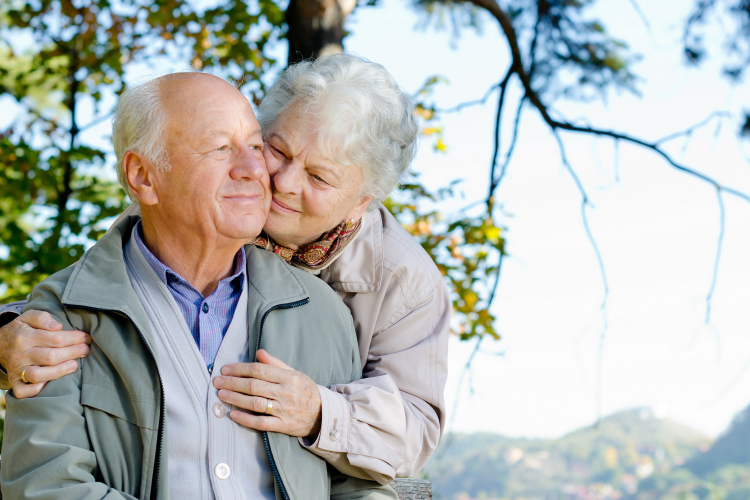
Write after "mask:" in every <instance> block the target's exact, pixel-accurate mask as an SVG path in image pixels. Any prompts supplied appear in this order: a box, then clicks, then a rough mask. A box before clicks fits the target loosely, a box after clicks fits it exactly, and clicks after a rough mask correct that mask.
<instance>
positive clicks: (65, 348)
mask: <svg viewBox="0 0 750 500" xmlns="http://www.w3.org/2000/svg"><path fill="white" fill-rule="evenodd" d="M90 343H91V336H90V335H89V334H87V333H84V332H79V331H77V330H73V331H63V329H62V325H61V324H60V323H59V322H58V321H55V319H54V318H53V317H52V316H51V315H50V314H49V313H47V312H43V311H26V312H25V313H23V314H22V315H20V316H19V317H17V318H16V319H14V320H13V321H11V322H10V323H8V324H7V325H5V326H4V327H2V328H0V364H1V365H2V366H3V368H4V369H5V371H6V372H7V373H8V382H10V384H11V386H12V387H13V394H14V395H15V397H17V398H18V399H24V398H31V397H34V396H36V395H37V394H39V393H40V392H41V390H42V388H43V387H44V385H45V384H46V383H47V382H49V381H50V380H55V379H58V378H60V377H62V376H64V375H68V374H69V373H73V372H74V371H76V369H78V363H76V361H75V360H76V359H77V358H83V357H85V356H86V355H87V354H88V353H89V346H88V344H90ZM24 370H25V373H24ZM22 374H23V375H25V376H26V380H28V381H29V383H28V384H27V383H25V382H24V381H23V380H22V379H21V375H22Z"/></svg>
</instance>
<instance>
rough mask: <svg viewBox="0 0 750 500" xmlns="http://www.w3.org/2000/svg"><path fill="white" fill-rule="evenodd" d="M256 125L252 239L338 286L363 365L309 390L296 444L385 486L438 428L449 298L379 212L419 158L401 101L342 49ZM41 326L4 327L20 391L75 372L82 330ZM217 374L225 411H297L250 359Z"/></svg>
mask: <svg viewBox="0 0 750 500" xmlns="http://www.w3.org/2000/svg"><path fill="white" fill-rule="evenodd" d="M259 122H260V124H261V126H262V128H263V131H264V140H265V143H266V144H265V148H264V151H263V156H264V157H265V161H266V165H267V168H268V172H269V174H270V178H271V183H272V191H273V200H272V204H271V210H270V213H269V216H268V219H267V221H266V224H265V226H264V233H262V234H261V236H260V237H259V238H258V239H257V240H256V241H255V242H254V243H255V244H256V245H258V246H262V247H264V248H265V249H267V250H269V251H271V252H274V253H276V254H277V255H278V256H279V257H280V258H282V259H284V260H285V261H287V262H288V263H289V264H291V265H293V266H296V267H298V268H301V269H304V270H306V271H309V272H310V273H313V274H316V275H318V276H319V277H320V279H322V280H323V281H325V282H326V283H327V284H328V285H329V286H330V287H331V288H332V289H333V290H334V291H336V293H337V294H338V295H339V297H340V298H341V299H342V300H343V301H344V303H345V304H346V305H347V306H348V308H349V309H350V310H351V313H352V315H353V317H354V325H355V328H356V332H357V337H358V342H359V350H360V355H361V360H362V365H363V378H362V379H361V380H359V381H357V382H354V383H349V384H342V385H335V386H331V387H319V395H320V412H319V413H318V415H317V416H315V418H316V419H317V422H316V428H319V432H318V434H317V439H315V440H312V439H304V438H300V442H301V443H302V444H303V445H304V446H306V447H308V449H309V450H310V451H311V452H312V453H315V454H317V455H319V456H320V457H322V458H324V459H325V460H326V461H328V462H329V463H330V464H332V465H333V466H334V467H335V468H336V469H338V470H339V471H341V472H343V473H344V474H347V475H349V476H353V477H356V478H362V479H368V480H375V481H377V482H379V483H381V484H386V483H388V482H389V481H391V480H392V479H393V478H394V477H397V476H398V477H408V476H412V475H414V474H416V473H417V472H418V471H419V470H420V468H421V467H422V466H423V465H424V464H425V463H426V461H427V460H428V458H429V457H430V456H431V455H432V453H433V452H434V451H435V448H436V447H437V444H438V441H439V439H440V434H441V431H442V428H443V424H444V420H445V408H444V405H445V404H444V399H443V389H444V386H445V379H446V357H447V336H448V329H449V322H450V300H449V294H448V290H447V287H446V285H445V283H444V281H443V278H442V276H441V275H440V273H439V271H438V270H437V268H436V266H435V265H434V263H433V262H432V261H431V259H430V258H429V256H428V255H427V254H426V252H425V251H424V250H423V249H422V248H421V247H420V245H419V244H418V243H417V242H416V241H415V240H414V239H413V238H412V237H411V236H410V235H409V234H408V233H407V232H406V231H405V230H404V229H403V228H402V227H401V226H400V225H399V223H398V222H397V221H396V220H395V219H394V218H393V216H392V215H391V214H390V213H389V212H388V211H387V210H386V209H385V207H384V206H383V205H382V203H381V202H382V201H383V200H384V199H385V198H386V197H387V196H388V194H389V193H390V192H391V191H392V190H393V189H394V188H395V187H396V186H397V184H398V182H399V179H400V178H401V177H402V176H403V175H404V173H405V172H406V171H407V168H408V166H409V164H410V162H411V160H412V158H413V155H414V152H415V148H416V139H417V135H418V125H417V122H416V119H415V117H414V115H413V112H412V104H411V101H410V98H409V97H408V95H407V94H406V93H405V92H403V91H402V90H401V89H399V87H398V86H397V85H396V82H395V81H394V79H393V78H392V77H391V75H390V74H388V73H387V72H386V71H385V69H384V68H383V67H382V66H380V65H378V64H374V63H371V62H368V61H366V60H363V59H361V58H359V57H356V56H353V55H348V54H338V55H332V56H327V57H323V58H320V59H318V60H316V61H314V62H302V63H299V64H296V65H294V66H291V67H289V68H288V69H287V70H286V71H285V72H284V73H283V74H282V75H281V77H280V78H279V80H278V81H277V82H276V83H275V84H274V85H273V86H272V87H271V88H270V89H269V91H268V93H267V96H266V98H265V99H264V100H263V102H262V103H261V105H260V108H259ZM136 209H137V207H131V209H129V210H128V212H127V213H132V212H134V211H135V210H136ZM8 310H9V309H6V311H8ZM10 310H11V311H12V310H13V308H12V307H11V308H10ZM0 317H2V316H0ZM48 321H49V318H48V317H45V316H44V315H42V313H39V314H34V313H33V312H27V313H25V315H23V316H21V317H20V318H17V319H16V320H14V321H13V322H11V323H9V324H7V326H5V327H3V328H2V330H0V362H2V364H3V366H4V367H6V368H7V369H8V374H9V379H10V381H11V382H13V383H14V390H15V391H14V392H15V393H16V394H19V393H20V396H23V395H29V396H31V395H33V394H35V393H37V392H39V390H41V386H43V384H44V382H45V381H47V380H51V379H53V378H57V377H59V376H61V375H63V374H65V373H66V372H69V371H73V370H74V369H75V367H74V366H73V365H75V363H73V365H70V364H69V363H71V362H70V361H68V362H63V363H61V361H65V360H69V359H74V358H76V357H80V356H82V355H85V354H86V348H85V347H83V346H81V345H78V344H81V343H82V342H83V339H84V337H83V334H82V333H81V332H71V333H69V334H67V335H59V333H60V332H56V334H53V333H50V331H54V330H56V329H57V330H59V328H60V327H59V325H53V326H50V325H49V324H48V323H47V322H48ZM44 330H49V331H44ZM259 361H261V362H263V361H264V360H262V359H261V360H259ZM266 362H272V361H266ZM222 375H225V376H224V377H220V378H219V380H220V381H221V382H220V383H219V384H218V386H220V387H221V388H222V389H223V390H221V391H220V393H219V397H220V398H221V399H223V400H225V401H226V402H228V403H231V404H234V405H236V406H239V407H242V408H246V409H249V410H253V411H260V412H262V409H261V406H262V407H263V408H265V407H266V404H267V401H268V399H271V400H273V404H274V405H277V406H278V407H281V408H286V409H287V412H288V413H289V414H292V413H294V411H293V409H294V408H295V404H296V403H295V394H294V393H293V391H292V393H290V394H270V395H269V394H263V393H262V392H263V391H262V390H261V389H259V387H260V386H261V384H258V383H257V382H258V380H261V381H262V379H263V374H262V373H261V371H258V370H254V369H253V366H252V364H247V365H239V364H238V365H230V366H227V367H224V369H223V370H222ZM26 383H29V385H24V384H26ZM24 391H26V393H24ZM232 418H233V419H235V420H236V421H237V422H239V423H240V424H242V425H246V426H248V427H254V428H258V429H261V430H277V431H279V432H285V431H284V430H283V428H281V429H275V428H272V427H273V425H274V424H273V423H269V422H268V420H264V419H266V418H271V417H263V416H258V415H256V414H253V413H245V412H233V413H232ZM318 426H319V427H318Z"/></svg>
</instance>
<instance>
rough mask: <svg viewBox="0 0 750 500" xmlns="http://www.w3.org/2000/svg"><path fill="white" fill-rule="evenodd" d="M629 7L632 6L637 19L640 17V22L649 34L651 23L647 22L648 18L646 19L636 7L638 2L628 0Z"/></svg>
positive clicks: (638, 7)
mask: <svg viewBox="0 0 750 500" xmlns="http://www.w3.org/2000/svg"><path fill="white" fill-rule="evenodd" d="M630 5H632V6H633V9H634V10H635V12H636V14H638V17H640V18H641V21H643V25H644V26H645V27H646V29H647V30H648V31H649V32H650V31H651V23H650V22H648V18H647V17H646V14H644V13H643V11H642V10H641V6H640V5H638V1H637V0H630Z"/></svg>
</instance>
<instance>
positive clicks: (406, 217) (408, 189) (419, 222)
mask: <svg viewBox="0 0 750 500" xmlns="http://www.w3.org/2000/svg"><path fill="white" fill-rule="evenodd" d="M455 184H456V182H454V183H453V184H451V185H450V186H449V187H447V188H444V189H442V190H440V191H439V192H437V193H430V192H429V191H428V190H427V189H425V187H424V186H423V185H422V184H420V183H419V182H416V179H415V181H414V182H412V183H409V184H405V185H403V186H401V189H400V190H399V193H397V195H396V196H392V197H390V198H388V199H387V200H386V201H385V206H386V207H387V208H388V210H390V212H391V213H392V214H393V215H394V216H395V217H396V219H398V221H399V222H400V223H401V225H402V226H404V228H405V229H406V230H407V231H409V232H410V233H411V235H412V236H414V237H415V238H416V239H417V241H419V243H420V245H422V248H424V249H425V250H426V251H427V253H428V254H429V255H430V257H432V259H433V260H434V261H435V264H437V267H438V269H439V270H440V272H441V273H442V274H443V276H445V277H446V278H447V279H448V281H449V283H450V284H451V285H452V287H451V288H452V289H453V292H454V295H453V313H454V314H453V319H454V325H453V329H452V332H453V333H454V334H457V335H459V337H460V338H461V340H468V339H470V338H473V337H476V336H481V335H490V336H491V337H493V338H495V339H499V338H500V335H499V334H498V332H497V331H496V330H495V325H494V321H495V316H494V315H493V314H492V313H490V311H489V307H490V304H491V302H492V293H493V289H494V286H495V281H496V280H497V276H498V271H499V268H498V267H499V264H500V259H501V258H502V256H503V255H505V240H504V238H503V237H502V236H501V230H502V228H501V227H498V226H497V225H496V224H495V222H494V221H493V219H492V217H490V216H488V215H487V213H485V212H482V211H480V212H479V214H478V215H474V216H468V215H463V216H462V214H461V213H459V214H455V215H454V216H453V217H451V218H450V219H449V218H446V217H445V216H444V215H443V214H442V213H441V212H439V211H437V210H434V209H432V208H429V207H430V206H432V205H434V203H435V202H437V201H441V200H443V199H445V198H446V197H448V196H452V195H453V187H454V186H455Z"/></svg>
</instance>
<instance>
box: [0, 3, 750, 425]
mask: <svg viewBox="0 0 750 500" xmlns="http://www.w3.org/2000/svg"><path fill="white" fill-rule="evenodd" d="M408 5H409V3H408V2H403V1H399V0H380V1H379V3H378V6H377V7H362V6H360V7H358V8H357V9H356V10H355V12H354V14H352V16H350V18H349V20H348V22H347V25H346V28H347V29H348V30H349V31H350V32H351V34H350V35H349V36H348V37H347V38H346V41H345V45H346V49H347V50H349V51H353V52H355V53H358V54H360V55H362V56H364V57H367V58H368V59H370V60H372V61H375V62H378V63H381V64H383V65H384V66H385V67H386V68H387V69H388V70H389V71H390V72H391V73H392V74H393V75H394V77H395V78H396V80H397V81H398V82H399V84H400V85H401V86H402V87H403V88H405V89H406V90H407V91H409V92H410V93H413V92H415V91H417V90H418V89H419V88H420V87H421V86H422V84H423V83H424V81H425V80H426V79H427V78H428V77H430V76H432V75H435V74H440V75H443V76H444V77H445V78H446V79H447V80H448V82H449V83H447V84H444V85H440V86H438V87H437V90H436V94H435V102H436V104H437V105H438V107H440V108H450V107H452V106H455V105H456V104H459V103H461V102H465V101H469V100H473V99H477V98H480V97H482V96H483V95H484V94H485V92H486V91H487V90H488V89H489V88H490V87H491V86H492V85H493V84H496V83H497V82H498V81H499V80H500V79H501V78H502V76H503V75H504V72H505V71H506V69H507V67H508V64H509V58H508V50H507V45H506V43H505V42H504V39H503V38H502V37H501V36H500V32H499V29H498V26H497V24H496V22H495V21H493V20H492V19H491V18H489V17H488V16H482V30H481V33H477V32H475V31H473V30H464V31H463V32H462V33H461V36H460V37H459V38H458V39H456V38H454V37H452V36H451V31H450V29H445V30H435V29H432V28H430V29H424V28H423V27H421V25H422V24H423V23H422V22H421V20H422V18H421V17H420V15H419V14H418V13H417V12H416V11H415V10H413V9H411V8H410V7H408ZM633 5H634V4H633V3H632V0H599V1H598V2H597V4H596V6H595V10H593V11H592V16H597V17H599V18H600V19H601V20H602V21H603V23H604V25H605V26H606V27H607V29H608V30H609V31H610V32H611V33H613V34H614V35H615V36H616V37H619V38H622V39H625V40H627V42H628V43H629V44H630V46H631V48H632V50H633V51H634V52H636V53H639V54H641V55H642V58H641V60H640V61H639V62H638V63H637V64H636V65H635V66H634V69H635V72H636V73H637V74H638V75H639V76H640V77H641V79H640V80H639V82H638V88H639V91H640V95H639V96H636V95H633V94H629V93H617V92H613V93H610V94H608V98H607V101H606V103H604V102H600V101H596V102H591V103H585V104H583V103H561V104H559V105H557V106H556V110H557V112H558V113H560V114H561V115H562V116H565V117H567V118H568V119H570V120H574V121H580V122H582V123H591V124H595V125H597V126H599V127H602V128H613V129H617V130H621V131H624V132H628V133H630V134H633V135H635V136H638V137H642V138H644V139H647V140H655V139H657V138H660V137H664V136H666V135H668V134H671V133H673V132H675V131H680V130H683V129H685V128H687V127H688V126H690V125H693V124H695V123H698V122H701V121H702V120H704V119H705V118H706V117H707V116H709V115H710V114H711V113H712V112H714V111H716V110H726V111H730V112H732V113H735V117H734V118H730V119H727V120H725V121H723V122H722V125H721V127H720V128H717V122H716V121H713V122H711V123H710V125H709V126H707V127H704V128H701V129H699V130H697V131H696V132H695V133H694V134H692V136H691V137H690V138H689V140H684V139H678V140H675V141H671V142H669V143H667V145H666V149H667V150H668V151H669V152H670V153H671V154H672V155H673V156H674V158H675V159H676V160H678V161H680V162H683V163H684V164H686V165H688V166H690V167H693V168H695V169H696V170H699V171H701V172H704V173H707V174H709V175H712V176H714V177H715V178H716V179H718V180H720V181H721V182H722V183H725V184H726V185H727V186H731V187H733V188H736V189H739V190H741V191H744V192H746V193H750V160H748V158H750V140H746V141H744V143H743V142H742V141H740V140H739V139H738V137H737V130H738V119H737V113H738V111H739V110H741V109H743V107H744V109H750V85H748V84H747V83H744V84H742V85H738V86H731V85H729V84H728V83H727V81H726V80H724V79H722V78H721V77H720V76H719V75H720V70H721V68H720V64H719V62H718V61H717V59H719V58H714V59H711V60H709V61H708V63H707V64H705V65H703V66H701V67H699V68H697V69H696V68H687V67H685V65H684V64H683V61H682V58H681V36H682V30H683V26H684V21H685V19H686V17H687V16H688V14H689V12H690V8H691V6H692V1H691V0H671V1H670V2H648V3H647V2H642V3H641V5H640V7H641V8H642V9H643V13H644V15H645V17H646V19H647V20H648V26H646V24H645V23H644V22H643V20H642V19H641V17H639V15H638V13H637V12H636V10H635V9H634V7H633ZM722 36H723V35H722V33H721V32H716V31H715V32H710V33H709V37H708V42H709V47H711V48H713V50H714V52H713V54H714V55H717V54H719V51H720V49H721V41H722V40H723V38H722ZM284 52H285V49H284V47H281V46H280V47H279V55H283V53H284ZM146 71H148V69H145V68H139V67H134V68H131V70H130V71H129V72H128V74H127V79H128V80H131V81H132V80H133V79H136V78H139V77H140V76H142V73H144V72H146ZM519 97H520V92H519V89H518V88H517V87H515V86H511V87H510V90H509V94H508V99H509V105H508V107H507V109H508V110H509V111H510V110H514V109H515V107H516V103H517V102H518V99H519ZM496 98H497V97H496V94H495V95H493V96H492V97H491V98H490V100H489V101H488V103H487V105H485V106H475V107H469V108H465V109H464V110H463V111H461V112H459V113H454V114H450V115H446V116H445V117H444V119H443V120H442V122H441V124H442V126H443V127H444V130H445V142H446V143H447V144H448V151H447V153H446V154H442V153H436V152H434V151H433V150H432V147H431V146H432V141H431V140H430V139H426V140H423V141H422V145H421V147H420V151H419V154H418V155H417V158H416V160H415V163H414V166H413V168H414V170H415V171H417V172H419V173H420V174H421V180H422V181H423V182H425V184H427V185H428V186H430V187H432V188H437V187H440V186H444V185H447V184H448V183H449V182H451V181H452V180H455V179H461V180H462V182H461V183H460V184H459V188H460V189H459V191H460V193H459V196H458V197H457V198H456V199H455V200H452V201H449V202H447V203H446V204H445V205H444V206H443V207H442V208H443V210H445V211H451V210H455V209H456V208H458V207H462V206H465V205H468V204H470V203H472V202H473V201H475V200H477V199H481V198H483V197H484V196H485V193H486V190H487V176H488V171H489V168H488V167H489V164H490V156H491V154H492V145H493V133H494V111H495V105H496ZM0 106H1V107H2V108H3V109H4V110H5V111H6V112H7V113H0V114H4V115H5V117H4V118H3V116H0V125H2V124H3V123H5V121H8V120H10V119H11V117H12V115H13V109H12V106H10V105H9V103H7V102H0ZM81 112H82V113H83V114H85V113H86V112H87V111H86V110H85V109H83V110H82V111H81ZM511 115H512V113H510V112H509V113H507V114H506V116H505V117H504V122H503V123H504V125H503V128H504V130H506V131H508V130H510V129H511V128H512V127H511V125H512V119H513V116H511ZM109 133H110V130H109V128H108V126H107V124H106V122H105V123H103V124H102V125H101V126H99V127H94V128H92V129H90V130H88V131H87V132H86V137H85V140H86V142H89V143H92V144H106V142H107V140H108V139H107V138H108V135H109ZM563 140H564V142H565V145H566V149H567V153H568V156H569V158H570V160H571V164H572V165H573V168H574V169H575V170H576V172H577V173H578V175H579V176H580V178H581V180H582V182H583V184H584V186H585V188H586V191H587V193H588V194H589V196H590V198H591V200H592V203H593V205H594V207H593V208H592V209H591V210H590V211H589V220H590V224H591V229H592V231H593V234H594V236H595V238H596V240H597V242H598V245H599V247H600V249H601V253H602V257H603V259H604V264H605V270H606V273H607V277H608V281H609V288H610V295H609V301H608V304H607V308H606V317H607V322H608V328H607V329H606V334H605V337H604V342H603V344H601V343H600V340H601V332H602V326H603V320H604V316H603V314H602V311H601V309H600V305H601V302H602V297H603V287H602V278H601V275H600V272H599V267H598V265H597V261H596V258H595V255H594V252H593V250H592V247H591V244H590V243H589V241H588V239H587V238H586V235H585V232H584V229H583V225H582V222H581V216H580V195H579V193H578V192H577V190H576V188H575V185H574V183H573V182H572V180H571V178H570V176H569V174H568V173H567V172H566V170H565V169H564V168H563V166H562V163H561V161H560V155H559V151H558V149H557V144H556V142H555V140H554V138H553V136H552V135H551V134H550V132H549V129H548V128H547V127H546V126H545V125H544V123H543V122H542V121H541V120H540V118H539V116H538V115H537V114H536V113H535V112H534V110H533V109H531V108H526V109H525V111H524V114H523V117H522V120H521V126H520V139H519V142H518V145H517V149H516V153H515V155H514V159H513V161H512V163H511V165H510V167H509V171H508V174H507V177H506V179H505V180H504V182H503V184H502V186H501V187H500V189H499V191H498V193H497V198H498V201H499V203H500V204H501V205H502V209H503V215H501V216H500V221H501V223H502V224H503V226H504V227H505V228H506V231H505V232H504V236H505V238H506V241H507V250H508V252H509V256H508V258H507V259H506V260H505V262H504V264H503V275H502V280H501V282H500V285H499V288H498V294H497V298H496V301H495V304H494V308H493V312H494V313H495V314H496V315H497V317H498V321H497V330H498V331H499V332H500V333H501V334H502V340H500V341H498V342H495V341H492V340H487V341H485V342H484V343H483V345H482V350H481V351H480V353H479V354H478V355H477V357H476V358H475V359H474V362H473V364H472V368H471V371H470V372H469V375H467V376H464V377H462V373H463V366H464V364H465V363H466V360H467V359H468V356H469V354H470V352H471V351H472V349H473V348H474V344H473V343H465V342H459V341H458V340H457V339H455V338H452V339H451V340H450V351H449V368H450V369H449V377H448V385H447V389H446V401H447V406H448V409H449V415H448V416H449V425H448V430H450V431H456V432H476V431H489V432H496V433H501V434H505V435H510V436H526V437H557V436H561V435H563V434H565V433H567V432H570V431H573V430H575V429H577V428H580V427H582V426H586V425H591V424H592V423H594V422H595V421H596V419H597V415H598V414H599V412H600V411H601V413H602V414H604V415H607V414H610V413H612V412H615V411H618V410H621V409H626V408H632V407H642V406H648V407H652V408H653V409H654V410H655V413H656V414H657V415H658V416H661V417H667V418H671V419H674V420H677V421H679V422H682V423H684V424H687V425H690V426H692V427H695V428H696V429H699V430H701V431H703V432H705V433H707V434H709V435H711V436H716V435H718V434H719V433H720V432H721V431H722V430H723V429H725V428H726V426H727V425H728V424H729V422H730V421H731V419H732V416H733V415H734V414H735V413H736V412H738V411H739V410H741V409H743V408H745V407H746V406H748V405H749V404H750V307H748V304H750V279H749V278H750V259H748V258H747V256H748V255H750V203H748V202H745V201H742V200H739V199H737V198H734V197H732V196H728V195H727V196H725V197H724V201H725V205H726V231H725V238H724V245H723V252H722V256H721V260H720V265H719V272H718V279H717V283H716V289H715V294H714V298H713V301H712V316H711V318H712V321H711V325H710V326H707V325H706V324H705V316H706V300H705V299H706V295H707V293H708V291H709V289H710V285H711V281H712V276H713V267H714V260H715V258H716V246H717V237H718V234H719V208H718V204H717V199H716V195H715V192H714V191H713V189H712V188H710V187H708V186H707V185H706V184H705V183H701V182H699V181H697V180H695V179H694V178H691V177H689V176H686V175H685V174H682V173H679V172H677V171H676V170H675V169H674V168H672V167H670V166H669V165H668V164H667V163H665V162H664V161H663V160H662V159H661V158H660V157H658V156H657V155H656V154H654V153H653V152H651V151H648V150H644V149H643V148H638V147H635V146H630V145H626V144H621V145H620V147H619V151H616V150H615V148H614V146H613V143H612V142H611V141H609V140H606V139H593V138H591V137H581V136H576V135H574V134H569V133H568V134H563ZM508 142H509V137H508V136H504V137H503V143H504V144H508ZM600 346H601V348H602V350H601V365H599V363H598V360H599V352H600ZM600 367H601V371H600ZM598 373H601V375H600V376H599V375H598ZM459 382H461V384H459ZM598 387H600V390H597V388H598Z"/></svg>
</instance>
